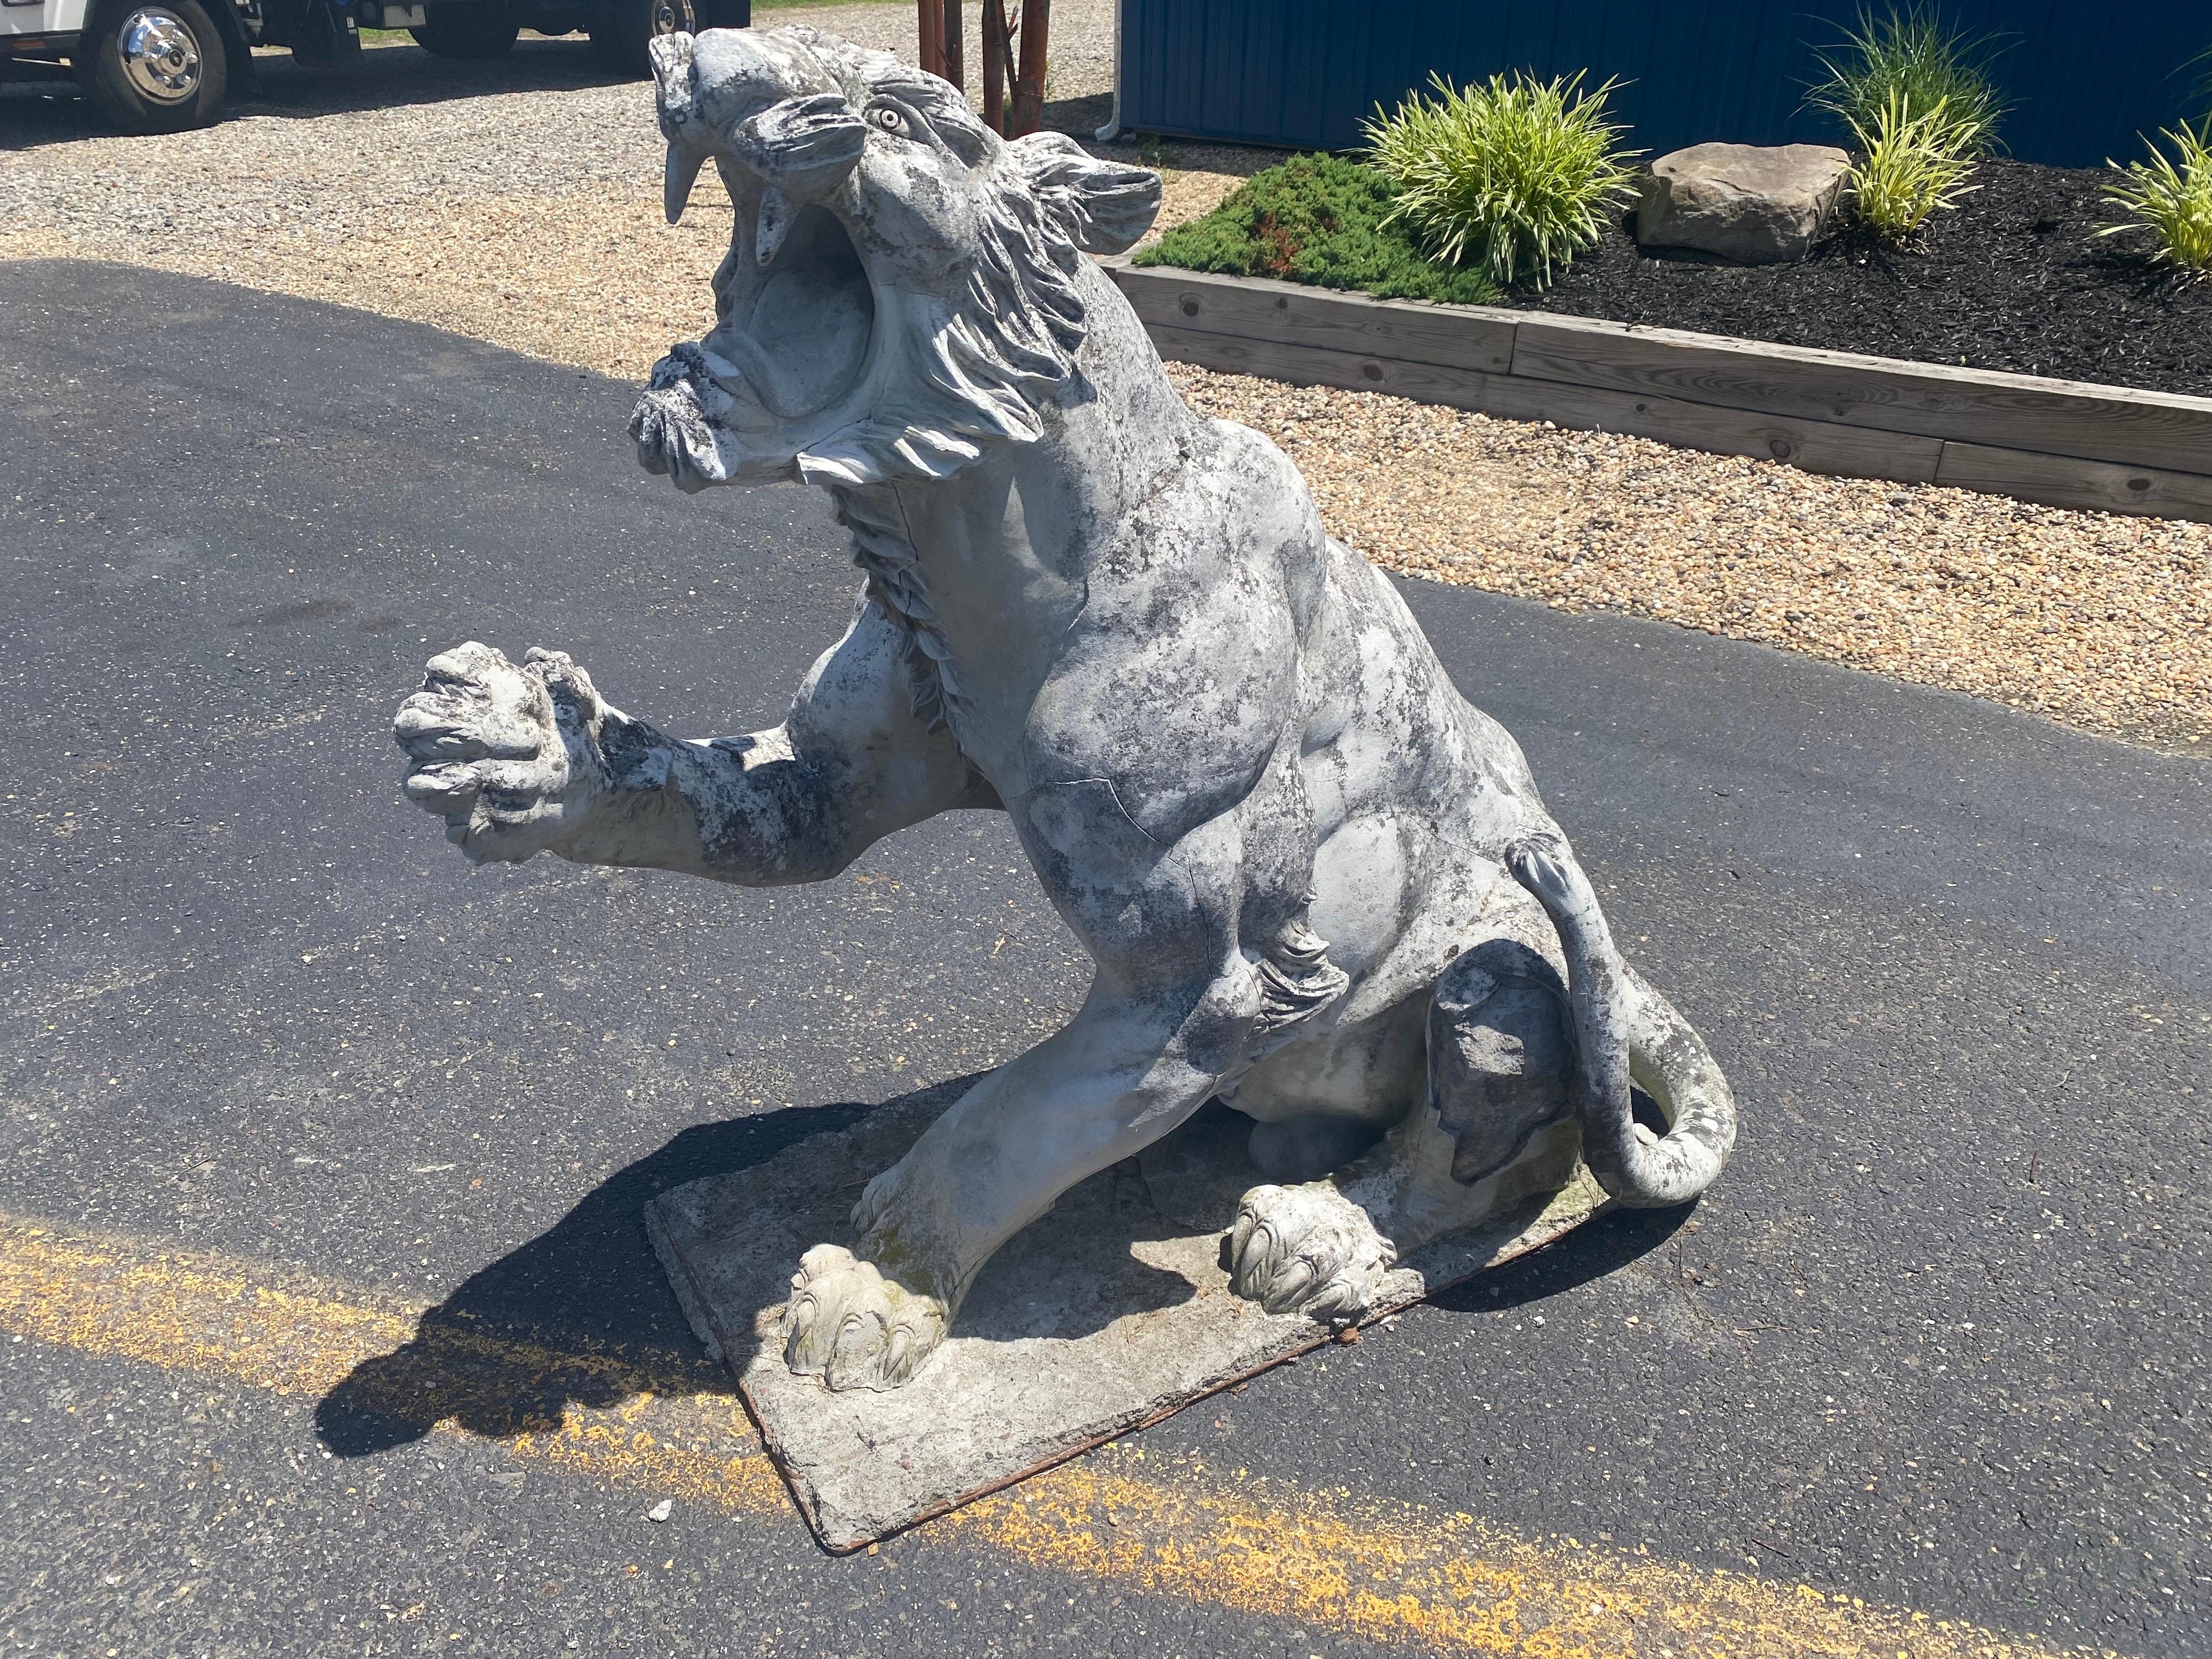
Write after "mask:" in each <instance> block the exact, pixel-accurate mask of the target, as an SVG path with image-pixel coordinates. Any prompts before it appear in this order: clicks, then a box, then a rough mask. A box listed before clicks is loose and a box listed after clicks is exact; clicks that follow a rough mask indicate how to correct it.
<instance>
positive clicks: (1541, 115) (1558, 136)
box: [1364, 72, 1639, 288]
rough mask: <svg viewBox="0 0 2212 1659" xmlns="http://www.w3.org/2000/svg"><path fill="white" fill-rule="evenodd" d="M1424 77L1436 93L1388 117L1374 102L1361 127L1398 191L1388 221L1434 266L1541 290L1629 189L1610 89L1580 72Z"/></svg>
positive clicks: (1628, 154) (1627, 156)
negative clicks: (1593, 84)
mask: <svg viewBox="0 0 2212 1659" xmlns="http://www.w3.org/2000/svg"><path fill="white" fill-rule="evenodd" d="M1431 81H1432V84H1433V85H1434V87H1435V88H1436V96H1434V97H1433V98H1431V97H1429V96H1427V95H1426V94H1423V93H1420V92H1418V91H1416V92H1413V93H1410V94H1407V97H1406V99H1405V101H1404V102H1402V103H1401V104H1400V105H1399V106H1398V108H1397V111H1396V112H1395V114H1389V115H1385V114H1384V113H1383V108H1382V106H1380V105H1379V104H1378V105H1377V106H1376V110H1375V117H1374V118H1373V119H1372V120H1370V121H1369V122H1367V123H1366V125H1365V127H1364V136H1365V137H1366V140H1367V145H1368V155H1369V158H1370V161H1371V163H1372V164H1373V166H1374V167H1376V170H1377V171H1378V172H1380V173H1382V174H1383V176H1384V177H1385V178H1387V179H1389V181H1390V184H1391V185H1392V187H1393V189H1394V190H1395V200H1394V202H1393V203H1392V204H1391V208H1390V212H1389V222H1393V223H1399V222H1402V223H1404V224H1407V225H1408V226H1410V227H1411V228H1413V231H1414V232H1415V233H1416V234H1418V235H1419V238H1420V240H1421V242H1422V243H1423V245H1424V246H1426V247H1427V249H1428V251H1429V252H1430V253H1431V256H1432V257H1433V258H1436V259H1437V260H1438V261H1440V262H1441V263H1443V264H1448V265H1458V266H1471V267H1473V268H1474V269H1477V270H1482V271H1485V272H1486V273H1487V274H1488V275H1489V276H1490V277H1491V278H1492V280H1494V281H1495V282H1497V283H1500V284H1504V283H1513V282H1516V281H1519V280H1521V279H1522V278H1524V277H1528V278H1533V279H1534V282H1535V284H1536V286H1538V287H1539V288H1541V287H1543V286H1545V285H1546V284H1547V283H1549V282H1550V281H1551V276H1552V270H1553V266H1555V265H1563V264H1566V263H1567V262H1568V261H1570V260H1571V259H1572V258H1574V257H1575V255H1576V254H1577V253H1579V252H1582V251H1583V249H1585V248H1588V247H1591V246H1595V244H1596V242H1597V240H1598V237H1599V235H1600V234H1601V231H1602V229H1603V228H1604V225H1605V222H1606V217H1607V214H1608V213H1610V212H1613V211H1616V210H1619V209H1620V207H1622V206H1624V205H1626V204H1627V203H1628V202H1629V201H1630V200H1631V199H1632V198H1633V197H1634V195H1635V193H1636V185H1635V173H1634V172H1633V171H1632V168H1631V167H1630V166H1629V162H1630V161H1631V159H1632V157H1633V156H1634V155H1637V154H1638V153H1639V152H1637V151H1633V150H1626V149H1622V148H1621V146H1620V136H1621V132H1622V129H1621V128H1620V126H1618V125H1615V124H1614V123H1613V122H1612V121H1609V120H1607V118H1606V108H1605V104H1606V99H1607V96H1608V95H1609V94H1611V93H1612V91H1613V85H1614V83H1613V82H1611V81H1607V82H1606V83H1605V84H1604V85H1603V86H1601V87H1599V88H1596V89H1595V91H1591V92H1588V93H1585V92H1584V91H1583V84H1582V83H1583V76H1581V75H1580V74H1577V75H1574V76H1563V77H1561V78H1559V79H1557V80H1553V81H1548V82H1547V81H1539V80H1537V79H1535V78H1534V76H1528V75H1525V74H1521V73H1518V72H1516V74H1514V75H1512V76H1504V75H1498V76H1492V77H1491V78H1490V79H1489V80H1488V81H1487V82H1482V83H1480V84H1478V85H1473V86H1467V87H1455V86H1454V85H1452V84H1451V82H1449V81H1447V80H1445V79H1444V78H1443V76H1441V75H1439V76H1433V77H1431Z"/></svg>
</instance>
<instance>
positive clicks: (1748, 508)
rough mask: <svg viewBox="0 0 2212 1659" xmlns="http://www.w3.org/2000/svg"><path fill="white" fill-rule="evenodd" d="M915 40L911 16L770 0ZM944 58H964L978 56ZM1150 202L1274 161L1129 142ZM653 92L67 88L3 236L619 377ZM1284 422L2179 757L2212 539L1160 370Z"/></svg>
mask: <svg viewBox="0 0 2212 1659" xmlns="http://www.w3.org/2000/svg"><path fill="white" fill-rule="evenodd" d="M1111 15H1112V0H1058V3H1056V4H1055V6H1054V40H1055V42H1056V45H1055V48H1054V53H1053V84H1052V88H1051V90H1052V95H1053V97H1054V100H1057V101H1056V103H1055V105H1054V113H1055V114H1056V115H1057V116H1058V117H1059V118H1060V121H1061V123H1062V124H1063V125H1067V126H1069V127H1070V128H1072V129H1073V130H1076V131H1083V130H1085V127H1086V126H1088V125H1096V124H1097V122H1098V121H1101V120H1103V118H1104V114H1103V103H1102V101H1101V100H1102V95H1103V91H1104V89H1105V88H1107V87H1108V86H1109V84H1110V80H1111V67H1112V49H1111V40H1110V34H1109V32H1108V27H1107V25H1108V23H1109V20H1110V17H1111ZM772 16H773V21H776V22H786V21H807V22H811V23H814V24H816V25H817V26H818V27H824V28H828V29H830V30H832V31H833V32H836V33H843V34H846V35H847V36H848V37H849V38H852V39H854V40H866V41H868V42H870V43H871V44H877V45H882V46H888V47H890V49H892V50H895V51H899V52H903V53H907V54H911V52H912V50H913V30H914V16H913V11H912V9H911V8H910V7H908V6H905V5H899V4H863V5H847V6H841V7H824V8H818V9H817V8H808V9H789V10H784V9H778V10H777V11H775V13H774V14H772ZM969 61H970V62H971V63H974V62H975V61H977V58H976V49H974V48H971V55H970V58H969ZM1111 148H1112V150H1113V153H1115V154H1116V155H1141V156H1142V157H1143V158H1144V159H1146V161H1151V162H1152V163H1154V164H1156V165H1160V166H1163V167H1164V168H1165V169H1166V171H1167V173H1168V188H1167V192H1166V194H1167V204H1168V205H1167V213H1166V217H1168V218H1170V219H1181V218H1185V217H1189V216H1194V215H1195V214H1198V213H1201V212H1204V211H1206V210H1208V209H1210V208H1211V207H1212V206H1213V205H1214V204H1216V203H1217V202H1218V200H1219V199H1220V197H1222V196H1223V195H1225V193H1226V192H1227V191H1229V190H1230V189H1231V188H1233V187H1234V185H1235V184H1236V183H1237V180H1238V179H1241V178H1243V177H1244V176H1246V175H1248V174H1249V173H1250V172H1252V171H1253V170H1255V167H1258V166H1261V165H1264V164H1265V163H1266V162H1267V161H1269V160H1271V159H1273V158H1272V157H1271V156H1269V155H1267V154H1266V153H1264V152H1256V151H1249V150H1233V149H1218V148H1212V147H1200V146H1192V145H1178V144H1168V145H1165V146H1163V145H1161V144H1159V143H1158V142H1157V141H1141V142H1138V143H1127V144H1116V145H1114V146H1112V147H1111ZM660 161H661V145H660V143H659V136H658V134H657V132H656V131H655V129H654V126H653V116H652V103H651V95H650V91H649V88H647V86H646V85H644V84H642V83H640V82H611V81H609V80H608V79H607V78H606V77H605V76H604V75H602V74H600V73H599V72H598V71H596V70H594V69H593V68H592V65H591V64H590V61H589V59H588V58H587V57H586V52H585V48H584V47H583V46H582V44H581V43H580V42H577V41H537V40H526V41H525V42H524V43H523V44H522V46H520V47H519V48H518V49H517V51H516V52H515V53H514V55H513V57H512V58H508V59H507V60H504V61H502V62H500V63H496V64H449V63H443V62H441V61H439V60H436V59H433V58H428V56H426V55H425V54H423V53H422V52H419V51H417V50H416V49H414V48H412V47H392V48H387V49H381V50H378V51H375V52H369V53H368V54H366V55H365V62H364V64H363V67H362V70H361V71H360V73H359V74H358V75H356V76H354V77H352V78H351V79H349V80H348V81H346V82H332V81H329V80H324V79H319V78H317V77H314V76H309V75H307V74H304V73H301V71H298V70H295V69H294V68H293V67H292V65H291V64H289V60H288V59H286V58H283V57H281V56H279V57H277V58H274V59H272V60H271V62H270V65H269V68H268V71H267V73H266V75H265V76H264V90H263V94H262V95H261V97H260V98H259V100H257V101H256V102H254V103H252V104H250V105H248V106H245V107H244V108H243V109H242V110H240V112H238V113H237V114H236V115H235V116H234V118H231V119H229V120H227V121H225V122H224V123H223V124H222V125H220V126H217V127H215V128H212V129H210V130H209V131H204V132H197V133H187V134H183V135H179V136H177V137H167V138H123V137H114V136H112V135H109V134H106V133H104V132H102V131H100V129H98V128H97V127H96V126H94V125H93V124H92V123H91V121H90V118H89V117H88V116H87V115H86V114H85V113H84V112H82V110H81V108H80V107H79V106H78V105H77V103H76V98H75V95H74V94H73V93H70V92H67V91H65V90H63V91H56V92H52V93H47V92H42V91H41V90H40V89H36V88H10V89H8V90H7V91H5V92H4V93H0V227H5V228H4V229H0V258H8V257H14V258H38V257H47V256H56V257H79V258H106V259H115V260H122V261H126V262H131V263H137V264H147V265H153V266H156V267H160V268H161V269H165V270H176V271H180V272H185V273H190V274H194V275H201V276H213V277H217V278H220V279H222V280H225V281H229V282H234V283H242V284H245V285H247V286H250V287H254V288H259V289H270V290H274V291H277V292H282V293H289V294H296V295H302V296H305V297H307V298H312V299H320V300H328V301H337V302H339V303H343V304H349V305H355V306H361V307H367V308H368V309H371V310H375V311H379V312H382V313H386V314H388V315H393V316H398V317H404V318H408V319H413V320H416V321H420V322H424V323H428V324H431V325H435V326H438V327H441V328H447V329H451V330H453V331H457V332H460V333H464V334H468V335H471V336H473V337H477V338H480V339H484V340H488V341H490V342H492V343H495V344H499V345H502V346H507V347H509V348H512V349H516V350H520V351H525V352H528V353H530V354H532V355H533V356H539V357H543V358H547V359H550V360H552V361H556V362H565V363H572V364H574V365H576V366H577V367H579V368H587V369H592V370H596V371H598V372H599V373H603V374H612V375H616V376H619V377H621V378H623V379H628V380H638V379H641V378H642V376H643V374H644V373H645V371H646V369H647V368H648V367H649V366H650V364H651V363H652V362H653V360H654V359H655V358H656V357H658V356H660V354H661V353H662V352H663V351H664V350H665V349H666V348H667V345H668V343H670V342H671V341H672V340H677V339H681V338H685V337H693V336H696V334H698V333H699V332H700V331H702V329H703V328H704V327H706V326H707V325H708V322H709V319H711V317H712V309H713V302H712V297H711V295H710V293H709V291H708V286H707V283H708V276H709V275H710V273H711V272H712V270H713V269H714V264H715V263H716V262H717V261H718V260H719V259H720V256H721V252H722V250H723V247H724V246H725V245H726V240H727V220H726V216H725V214H724V211H723V210H721V208H720V204H719V197H720V190H719V188H718V187H717V186H715V185H714V184H713V183H712V181H711V180H709V181H708V182H706V183H703V184H702V186H701V191H702V193H701V194H700V195H699V197H697V205H696V207H695V209H694V210H693V211H692V212H691V213H690V214H689V215H687V216H686V218H685V220H684V223H683V224H682V225H681V226H678V227H675V228H671V227H670V226H668V225H666V224H665V223H664V222H663V221H662V217H661V213H660V206H659V191H660V186H659V173H660ZM1176 375H1177V378H1178V380H1180V381H1181V382H1182V384H1183V386H1184V387H1185V389H1186V391H1187V392H1188V394H1189V395H1190V396H1191V398H1193V400H1194V402H1196V403H1198V404H1200V405H1201V406H1203V407H1206V408H1207V409H1208V410H1212V412H1214V413H1217V414H1221V415H1224V416H1231V417H1233V418H1235V419H1238V420H1242V421H1245V422H1249V423H1250V424H1252V425H1254V426H1256V427H1258V428H1261V429H1262V430H1264V431H1267V432H1269V433H1270V434H1272V435H1274V436H1276V437H1277V438H1278V439H1279V440H1281V441H1285V443H1286V444H1288V445H1289V446H1290V447H1291V453H1293V454H1294V455H1296V456H1297V459H1298V461H1299V463H1300V465H1302V466H1303V467H1304V470H1305V472H1306V475H1307V477H1309V478H1310V480H1311V481H1312V483H1313V486H1314V489H1315V493H1316V496H1317V497H1318V498H1319V499H1320V501H1321V502H1322V510H1323V513H1324V514H1325V516H1326V517H1327V519H1328V522H1329V526H1330V528H1331V529H1332V530H1333V531H1334V532H1335V533H1337V534H1339V535H1340V536H1342V537H1344V538H1346V540H1347V541H1349V542H1351V543H1352V544H1353V545H1354V546H1356V547H1358V549H1359V550H1361V551H1362V552H1364V553H1365V554H1367V555H1368V556H1370V557H1371V558H1373V559H1375V560H1376V562H1378V563H1381V564H1383V565H1385V566H1387V567H1389V568H1392V569H1395V570H1398V571H1401V572H1404V573H1406V574H1413V575H1420V576H1425V577H1431V578H1434V579H1437V580H1446V581H1454V582H1463V583H1470V584H1474V585H1477V586H1484V587H1488V588H1492V589H1496V590H1498V591H1502V592H1511V593H1516V594H1522V595H1525V596H1527V597H1529V598H1533V599H1541V600H1544V601H1546V602H1547V603H1549V604H1553V605H1561V606H1566V607H1577V606H1586V605H1603V606H1611V607H1616V608H1619V609H1621V610H1625V611H1633V612H1636V613H1638V614H1642V615H1646V616H1651V617H1659V618H1662V619H1663V620H1666V621H1670V622H1675V623H1682V624H1684V625H1686V626H1689V627H1694V628H1699V629H1708V630H1711V631H1714V632H1719V633H1725V634H1730V635H1737V636H1740V637H1746V638H1752V639H1758V640H1763V641H1770V642H1771V643H1774V644H1777V645H1780V646H1784V647H1789V648H1791V649H1794V650H1798V651H1802V652H1805V653H1809V654H1812V655H1815V656H1820V657H1826V658H1829V659H1832V660H1836V661H1839V662H1844V663H1849V664H1851V665H1855V666H1858V667H1863V668H1869V669H1873V670H1876V671H1881V672H1883V673H1887V674H1891V675H1894V676H1897V677H1899V678H1905V679H1910V680H1914V681H1917V682H1921V683H1923V684H1936V685H1942V686H1948V687H1952V688H1954V689H1957V690H1962V691H1968V692H1972V693H1975V694H1977V695H1980V696H1988V697H1993V698H1998V699H2001V700H2002V701H2005V702H2011V703H2014V704H2015V705H2017V706H2020V707H2022V708H2034V709H2039V710H2041V711H2043V712H2045V713H2046V714H2050V715H2051V716H2053V717H2054V718H2057V719H2059V720H2066V721H2068V722H2069V723H2072V724H2075V725H2077V726H2086V727H2088V728H2090V729H2092V730H2096V731H2102V732H2112V733H2114V734H2118V735H2124V736H2130V737H2134V738H2140V739H2143V740H2147V741H2151V742H2155V743H2159V744H2168V745H2172V746H2177V747H2179V748H2181V749H2183V750H2185V752H2191V753H2202V752H2204V747H2205V745H2206V744H2212V527H2208V526H2188V525H2175V524H2169V523H2166V522H2163V521H2160V520H2134V519H2119V518H2108V517H2105V516H2102V515H2100V514H2094V513H2065V512H2061V511H2057V510H2056V509H2051V508H2044V507H2027V506H2022V505H2020V504H2017V503H2015V502H2012V501H2007V500H2004V499H2002V498H1999V497H1991V496H1982V495H1968V494H1965V493H1962V492H1958V491H1951V490H1941V489H1932V488H1927V487H1921V486H1914V487H1910V488H1900V487H1899V486H1896V485H1893V484H1887V483H1864V482H1857V481H1851V480H1842V479H1831V478H1820V477H1812V476H1810V475H1808V474H1805V473H1801V472H1797V471H1792V470H1790V469H1789V468H1786V467H1782V466H1779V465H1769V464H1754V463H1752V462H1747V461H1742V460H1736V459H1723V458H1717V457H1712V456H1706V455H1699V454H1694V453H1685V452H1682V451H1678V450H1671V449H1668V448H1666V447H1663V446H1662V445H1659V444H1656V443H1652V442H1649V441H1644V440H1640V439H1632V438H1620V437H1611V436H1606V435H1595V434H1584V433H1570V432H1561V431H1556V430H1553V429H1552V428H1548V427H1541V426H1528V425H1520V424H1516V423H1512V422H1497V421H1488V420H1485V419H1483V418H1482V417H1480V416H1467V415H1462V414H1459V413H1457V412H1455V411H1453V410H1440V409H1433V408H1429V407H1425V406H1423V405H1420V404H1408V403H1405V402H1402V401H1401V400H1397V399H1393V398H1384V397H1381V396H1377V395H1374V394H1366V393H1351V392H1331V391H1322V390H1299V389H1295V388H1291V387H1287V386H1279V385H1276V384H1274V383H1272V382H1267V381H1260V380H1241V379H1237V378H1235V377H1230V376H1221V375H1212V374H1205V373H1203V372H1200V371H1197V370H1191V369H1184V368H1177V369H1176Z"/></svg>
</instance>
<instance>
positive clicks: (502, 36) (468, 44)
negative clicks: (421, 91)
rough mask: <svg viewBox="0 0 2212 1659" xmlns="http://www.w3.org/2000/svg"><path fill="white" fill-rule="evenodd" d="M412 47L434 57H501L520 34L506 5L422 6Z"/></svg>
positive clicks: (511, 49)
mask: <svg viewBox="0 0 2212 1659" xmlns="http://www.w3.org/2000/svg"><path fill="white" fill-rule="evenodd" d="M407 33H410V34H411V35H413V36H414V37H415V44H416V46H420V47H422V50H423V51H425V52H428V53H429V54H430V55H431V56H432V57H434V58H504V57H506V56H507V53H508V52H511V51H513V48H514V37H515V36H516V35H518V34H520V33H522V27H521V25H520V24H519V23H517V22H516V21H514V19H513V15H512V14H510V13H509V12H508V10H507V8H506V7H505V6H502V5H499V4H496V3H495V4H490V5H475V6H439V5H432V6H425V7H424V8H423V23H422V27H421V28H419V29H410V30H408V31H407Z"/></svg>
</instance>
